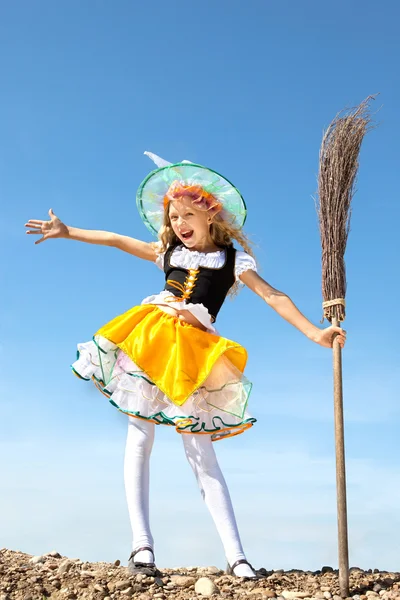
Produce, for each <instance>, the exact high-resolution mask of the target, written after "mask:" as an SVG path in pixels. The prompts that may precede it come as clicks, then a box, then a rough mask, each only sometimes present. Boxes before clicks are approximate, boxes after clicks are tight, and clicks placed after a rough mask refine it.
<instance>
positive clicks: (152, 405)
mask: <svg viewBox="0 0 400 600" xmlns="http://www.w3.org/2000/svg"><path fill="white" fill-rule="evenodd" d="M146 154H148V155H149V156H150V157H151V158H152V159H153V160H154V162H155V163H156V164H157V166H158V167H159V168H158V169H156V170H155V171H152V172H151V173H150V175H149V176H148V177H147V178H146V179H145V180H144V182H143V183H142V184H141V186H140V188H139V191H138V194H137V204H138V208H139V212H140V214H141V217H142V218H143V220H144V222H145V224H146V226H147V227H148V228H149V229H150V231H152V232H153V233H155V234H158V238H159V241H158V242H157V243H146V242H142V241H139V240H136V239H133V238H130V237H126V236H123V235H118V234H115V233H110V232H106V231H89V230H84V229H77V228H75V227H70V226H67V225H65V224H64V223H63V222H62V221H60V219H59V218H58V217H56V215H55V214H54V213H53V211H52V210H51V209H50V211H49V216H50V220H49V221H40V220H30V221H29V222H28V223H27V224H26V226H27V227H28V228H29V230H28V231H27V233H28V234H42V238H41V239H39V240H38V241H37V242H36V244H38V243H40V242H43V241H44V240H47V239H50V238H66V239H71V240H78V241H80V242H86V243H90V244H101V245H107V246H113V247H115V248H119V249H120V250H123V251H125V252H128V253H130V254H133V255H134V256H137V257H139V258H142V259H144V260H148V261H150V262H153V263H155V264H156V265H157V266H158V267H160V269H162V270H163V271H164V273H165V280H166V283H165V287H164V290H163V291H161V292H160V293H158V294H156V295H153V296H149V297H147V298H145V299H144V300H143V302H142V304H141V305H140V306H135V307H133V308H131V309H130V310H128V312H126V313H124V314H122V315H120V316H118V317H116V318H115V319H113V320H112V321H110V322H109V323H107V324H106V325H104V326H103V327H101V328H100V329H99V330H98V331H97V333H96V334H95V335H94V337H93V340H92V341H90V342H86V343H83V344H79V345H78V359H77V361H76V362H75V363H74V364H73V365H72V369H73V372H74V373H75V374H76V375H77V376H78V377H80V378H82V379H86V380H89V379H92V380H93V381H94V383H95V385H96V386H97V387H98V388H99V390H100V391H102V392H103V393H104V394H105V395H106V396H107V397H108V398H109V400H110V402H111V404H113V405H114V406H115V407H116V408H118V409H119V410H120V411H122V412H124V413H126V414H127V415H128V438H127V444H126V455H125V487H126V495H127V501H128V508H129V515H130V520H131V525H132V530H133V549H132V554H131V556H130V557H129V562H128V567H129V569H130V571H131V572H132V573H138V572H142V573H146V574H148V575H155V574H158V573H159V572H158V570H157V569H156V566H155V559H154V542H153V537H152V535H151V530H150V525H149V459H150V453H151V449H152V445H153V439H154V425H155V424H162V425H169V426H173V427H175V429H176V431H177V432H178V433H180V434H182V441H183V445H184V449H185V453H186V456H187V459H188V461H189V463H190V465H191V467H192V469H193V471H194V474H195V476H196V479H197V482H198V484H199V487H200V489H201V493H202V495H203V498H204V500H205V502H206V505H207V507H208V509H209V511H210V513H211V515H212V518H213V520H214V522H215V525H216V527H217V530H218V533H219V535H220V537H221V540H222V543H223V546H224V550H225V554H226V558H227V560H228V573H230V574H232V575H235V576H238V577H246V578H251V579H254V578H257V577H258V576H259V575H257V572H256V571H255V570H254V569H253V567H252V566H251V564H250V563H249V562H248V561H247V560H246V557H245V555H244V552H243V548H242V545H241V541H240V537H239V532H238V529H237V525H236V521H235V516H234V512H233V508H232V504H231V500H230V496H229V492H228V489H227V486H226V483H225V480H224V477H223V475H222V473H221V470H220V468H219V465H218V462H217V458H216V456H215V453H214V448H213V446H212V442H214V441H216V440H221V439H224V438H226V437H229V436H232V435H237V434H240V433H242V432H243V431H245V430H246V429H249V428H250V427H252V426H253V424H254V423H255V422H256V420H255V419H254V418H253V417H252V416H251V415H250V414H249V412H248V410H247V404H248V398H249V394H250V390H251V383H250V382H249V381H248V380H247V379H246V377H245V376H244V375H243V372H244V368H245V365H246V360H247V353H246V350H245V349H244V348H243V347H242V346H240V344H238V343H236V342H233V341H231V340H228V339H225V338H222V337H220V336H219V335H218V333H217V331H216V330H215V328H214V322H215V320H216V317H217V314H218V312H219V310H220V308H221V306H222V304H223V302H224V300H225V297H226V296H227V294H233V293H235V292H236V291H237V289H238V286H239V284H240V283H242V284H245V285H247V286H248V287H249V288H250V289H251V290H252V291H253V292H255V293H256V294H258V295H259V296H261V298H262V299H263V300H265V302H266V303H267V304H268V305H269V306H271V307H272V308H273V309H274V310H276V311H277V312H278V314H280V315H281V316H282V317H283V318H284V319H285V320H286V321H288V322H289V323H291V324H292V325H293V326H294V327H296V328H297V329H299V330H300V331H301V332H302V333H303V334H304V335H306V336H307V337H308V338H309V339H310V340H312V341H314V342H316V343H317V344H320V345H321V346H325V347H327V348H329V347H331V346H332V343H333V339H334V337H335V336H337V339H338V342H339V344H340V346H341V347H342V348H343V346H344V344H345V338H346V332H345V331H344V330H342V329H341V328H339V327H328V328H326V329H320V328H318V327H316V326H314V325H313V324H312V323H310V321H308V320H307V319H306V318H305V317H304V316H303V315H302V314H301V313H300V312H299V310H298V309H297V308H296V306H295V305H294V304H293V302H292V301H291V300H290V298H289V297H288V296H287V295H286V294H284V293H282V292H280V291H278V290H276V289H274V288H273V287H272V286H271V285H269V284H268V283H267V282H266V281H264V280H263V279H262V278H261V277H260V276H259V275H258V274H257V268H256V263H255V260H254V258H253V254H252V251H251V249H250V248H249V244H248V241H247V238H246V237H245V235H244V234H243V233H242V232H241V227H242V225H243V223H244V221H245V217H246V206H245V203H244V200H243V198H242V196H241V195H240V193H239V192H238V190H237V189H236V188H235V187H234V186H233V185H232V184H231V183H230V182H229V181H228V180H227V179H225V178H224V177H222V176H221V175H219V174H218V173H216V172H214V171H211V170H210V169H207V168H205V167H202V166H200V165H195V164H193V163H189V162H188V161H184V162H182V163H177V164H171V163H167V162H166V161H163V160H162V159H160V158H159V157H157V156H155V155H153V154H151V153H146ZM233 240H236V241H237V242H238V243H239V244H240V245H241V246H242V248H243V249H244V251H238V250H236V249H235V248H234V247H233V244H232V241H233Z"/></svg>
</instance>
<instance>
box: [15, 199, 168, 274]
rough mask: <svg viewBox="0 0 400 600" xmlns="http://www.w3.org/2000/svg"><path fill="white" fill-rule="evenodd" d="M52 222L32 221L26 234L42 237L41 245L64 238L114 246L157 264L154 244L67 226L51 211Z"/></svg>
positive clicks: (39, 241)
mask: <svg viewBox="0 0 400 600" xmlns="http://www.w3.org/2000/svg"><path fill="white" fill-rule="evenodd" d="M49 216H50V221H40V220H37V219H30V220H29V221H28V223H25V227H28V231H27V232H26V233H28V234H31V235H42V237H41V238H40V239H39V240H37V241H36V242H35V244H40V243H41V242H44V241H45V240H48V239H51V238H64V239H69V240H77V241H78V242H86V243H87V244H99V245H101V246H112V247H114V248H118V249H119V250H123V251H124V252H128V253H129V254H133V255H134V256H137V257H138V258H143V259H144V260H150V261H152V262H155V260H156V258H157V254H156V251H155V249H154V244H152V243H148V242H142V241H141V240H136V239H134V238H131V237H129V236H127V235H119V234H118V233H112V232H111V231H95V230H91V229H78V228H77V227H70V226H69V225H65V223H63V222H62V221H61V220H60V219H59V218H58V217H57V216H56V215H55V214H54V213H53V210H52V209H50V210H49Z"/></svg>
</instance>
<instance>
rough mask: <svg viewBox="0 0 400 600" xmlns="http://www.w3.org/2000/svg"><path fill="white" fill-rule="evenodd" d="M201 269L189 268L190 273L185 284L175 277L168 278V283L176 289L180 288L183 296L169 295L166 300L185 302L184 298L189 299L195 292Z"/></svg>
mask: <svg viewBox="0 0 400 600" xmlns="http://www.w3.org/2000/svg"><path fill="white" fill-rule="evenodd" d="M199 271H200V269H189V272H188V275H187V277H186V279H185V282H184V283H183V284H182V283H179V281H175V280H174V279H167V283H168V284H169V285H170V286H171V287H173V288H175V289H176V290H179V291H180V292H181V294H182V296H180V297H179V296H168V297H167V298H164V300H165V301H166V302H183V301H184V300H188V299H189V298H190V296H191V295H192V293H193V289H194V287H195V285H196V282H197V277H198V274H199Z"/></svg>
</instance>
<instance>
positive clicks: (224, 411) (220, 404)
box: [72, 336, 256, 441]
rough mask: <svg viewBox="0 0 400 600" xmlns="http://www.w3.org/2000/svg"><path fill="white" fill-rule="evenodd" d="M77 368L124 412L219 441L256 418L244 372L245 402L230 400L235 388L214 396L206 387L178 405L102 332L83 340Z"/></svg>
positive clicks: (82, 375) (218, 392)
mask: <svg viewBox="0 0 400 600" xmlns="http://www.w3.org/2000/svg"><path fill="white" fill-rule="evenodd" d="M72 369H73V371H74V373H75V374H76V375H78V376H79V377H80V378H82V379H86V380H90V379H93V381H94V383H95V384H96V386H97V387H98V388H99V389H100V391H102V392H103V394H104V395H106V396H107V397H108V399H109V401H110V402H111V404H113V406H115V407H116V408H118V409H119V410H120V411H122V412H123V413H125V414H127V415H130V416H133V417H138V418H142V419H146V420H149V421H151V422H154V423H156V424H160V425H171V426H174V427H175V429H176V431H177V432H178V433H194V434H196V433H198V434H202V433H203V434H210V435H211V439H212V440H213V441H217V440H219V439H223V438H224V437H229V436H232V435H236V434H239V433H242V432H243V431H245V430H246V429H248V428H249V427H251V426H252V425H253V423H255V422H256V419H254V418H253V417H252V416H251V415H250V414H249V412H248V411H247V401H248V397H249V395H250V391H251V383H250V382H248V380H247V379H246V378H245V377H244V376H243V375H242V376H241V381H240V389H241V392H240V393H241V395H242V398H241V399H240V401H238V398H236V399H235V402H234V403H233V402H231V404H230V403H229V396H230V395H231V396H232V390H227V391H224V390H221V391H219V390H216V393H211V394H209V393H208V392H207V391H205V390H204V389H203V388H201V389H200V390H197V391H196V392H195V393H194V394H193V395H192V396H190V397H189V398H188V400H186V402H185V403H184V404H183V405H182V406H177V405H175V404H174V403H173V402H171V400H170V399H169V398H168V397H167V396H166V395H165V394H164V393H163V392H162V391H161V390H159V389H158V388H157V386H156V385H154V384H153V383H152V382H151V381H150V380H149V379H148V377H147V376H146V373H144V372H143V371H142V370H141V369H140V368H139V367H138V366H137V365H136V364H135V363H134V362H133V361H132V360H131V359H130V358H129V357H128V356H127V355H126V354H125V353H124V352H122V350H120V349H119V348H118V347H117V346H116V345H115V344H113V343H112V342H110V341H108V340H106V339H105V338H103V337H101V336H96V338H95V340H94V341H90V342H85V343H82V344H78V358H77V360H76V361H75V362H74V363H73V365H72ZM238 388H239V385H238ZM226 398H228V401H226ZM207 400H209V401H207ZM238 406H239V407H240V411H238ZM230 409H231V410H230ZM234 413H236V414H234Z"/></svg>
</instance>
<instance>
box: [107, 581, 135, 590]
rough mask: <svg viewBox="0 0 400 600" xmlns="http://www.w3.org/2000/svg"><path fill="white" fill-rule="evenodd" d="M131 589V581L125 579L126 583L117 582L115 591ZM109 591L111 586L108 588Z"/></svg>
mask: <svg viewBox="0 0 400 600" xmlns="http://www.w3.org/2000/svg"><path fill="white" fill-rule="evenodd" d="M129 587H131V582H130V581H129V579H125V580H124V581H117V582H116V584H115V588H114V589H115V590H125V589H126V588H129ZM108 589H110V586H108ZM110 591H111V590H110Z"/></svg>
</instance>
